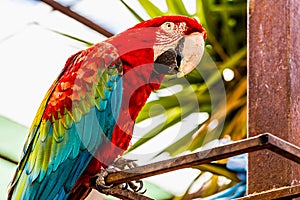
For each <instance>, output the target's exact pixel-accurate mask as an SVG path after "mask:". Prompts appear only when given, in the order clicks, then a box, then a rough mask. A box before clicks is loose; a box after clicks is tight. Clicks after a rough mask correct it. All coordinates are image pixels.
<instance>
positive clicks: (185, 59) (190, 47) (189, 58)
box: [177, 32, 204, 78]
mask: <svg viewBox="0 0 300 200" xmlns="http://www.w3.org/2000/svg"><path fill="white" fill-rule="evenodd" d="M203 52H204V36H203V34H202V33H199V32H195V33H192V34H190V35H188V36H185V37H184V42H183V49H182V52H181V56H182V59H181V62H180V66H179V67H178V73H177V77H178V78H180V77H183V76H185V75H187V74H188V73H190V72H191V71H192V70H193V69H194V68H195V67H197V65H198V64H199V63H200V61H201V58H202V56H203Z"/></svg>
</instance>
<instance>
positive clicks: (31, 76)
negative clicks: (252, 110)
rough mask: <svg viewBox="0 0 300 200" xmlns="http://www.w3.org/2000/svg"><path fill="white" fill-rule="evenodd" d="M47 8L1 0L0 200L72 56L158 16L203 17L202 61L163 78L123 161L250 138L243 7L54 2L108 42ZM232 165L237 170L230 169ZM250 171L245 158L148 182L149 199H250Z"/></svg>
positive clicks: (172, 1)
mask: <svg viewBox="0 0 300 200" xmlns="http://www.w3.org/2000/svg"><path fill="white" fill-rule="evenodd" d="M47 2H48V1H45V2H43V1H33V0H32V1H31V0H0V19H1V20H0V25H1V31H0V55H1V65H0V68H1V73H0V91H1V100H0V101H1V103H0V177H1V178H0V199H6V190H7V186H8V184H9V181H10V179H11V178H12V175H13V173H14V170H15V167H16V163H17V162H18V160H19V156H20V152H21V150H22V146H23V144H24V142H25V139H26V137H27V131H28V127H30V125H31V122H32V120H33V118H34V116H35V113H36V111H37V108H38V106H39V104H40V102H41V101H42V98H43V96H44V94H45V93H46V91H47V90H48V88H49V87H50V85H51V83H52V81H53V80H54V79H55V78H56V76H57V75H58V73H59V72H60V70H61V69H62V67H63V66H64V63H65V61H66V60H67V58H68V57H69V56H70V55H72V54H74V53H76V52H77V51H79V50H81V49H85V48H87V47H88V46H90V45H92V44H94V43H97V42H100V41H102V40H104V39H106V38H107V37H108V36H109V34H110V33H111V35H113V34H117V33H119V32H122V31H123V30H125V29H127V28H129V27H131V26H133V25H135V24H136V23H138V22H140V21H143V20H146V19H150V18H153V17H156V16H161V15H170V14H181V15H186V16H190V17H195V18H197V19H198V20H199V21H200V22H201V24H202V25H203V26H204V28H205V29H206V31H207V35H208V38H207V40H206V48H205V55H204V58H203V60H202V61H201V63H200V65H199V66H198V67H197V69H196V70H194V71H193V72H192V73H191V74H190V75H188V76H187V77H186V78H184V79H183V80H169V79H166V80H165V81H164V83H163V84H162V87H161V89H160V90H158V91H157V92H156V93H153V94H152V95H151V97H150V99H149V100H148V103H147V104H146V106H145V107H144V109H143V110H142V112H141V113H140V115H139V117H138V119H137V124H136V127H135V130H134V136H133V141H132V146H131V147H130V149H129V150H128V151H127V152H126V155H125V157H128V158H135V159H138V163H139V164H140V165H143V164H147V163H151V162H154V161H157V160H162V159H167V158H170V157H174V156H178V155H185V154H188V153H191V152H195V151H199V150H201V149H203V148H211V147H214V146H217V145H222V144H224V143H228V142H231V141H234V140H239V139H242V138H245V137H246V116H247V110H246V99H247V96H246V95H247V94H246V91H247V90H246V86H247V79H246V76H247V72H246V67H247V61H246V55H247V46H246V37H247V35H246V30H247V1H246V0H165V1H161V0H151V1H149V0H131V1H129V0H127V1H120V0H110V1H105V0H59V1H55V2H56V3H58V4H59V5H60V6H62V8H65V9H67V10H68V9H70V10H72V11H73V12H75V13H77V14H78V15H79V16H82V17H83V18H85V19H88V20H90V21H92V22H93V23H95V24H96V25H98V26H99V27H101V28H103V29H104V30H105V31H106V33H109V34H105V33H103V32H102V33H100V32H99V31H97V30H95V29H93V28H92V27H88V26H86V25H84V24H83V23H81V22H79V21H78V20H75V19H74V18H72V17H70V16H67V15H65V14H63V13H61V12H59V11H57V10H55V9H54V8H53V6H50V5H49V4H47ZM49 2H51V1H49ZM207 69H209V70H207ZM171 85H173V86H171ZM228 162H229V163H228ZM232 163H234V164H233V166H234V167H230V166H229V165H228V164H231V166H232ZM245 163H246V160H245V156H241V157H235V158H232V159H229V161H228V160H227V159H225V160H220V161H216V162H213V163H210V164H205V165H200V166H196V167H194V168H193V169H182V170H178V171H175V172H170V173H167V174H163V175H159V176H154V177H151V178H147V179H146V180H145V184H146V188H147V193H146V195H147V196H151V197H153V198H155V199H192V198H203V199H218V198H223V199H226V198H227V199H232V198H234V197H237V196H241V195H243V194H244V192H245V187H246V184H245V181H246V180H245V173H246V168H245V166H246V164H245ZM96 196H97V198H99V196H100V195H99V194H97V192H95V193H93V194H92V195H91V196H90V197H89V199H94V198H96ZM101 196H102V195H101ZM101 198H108V197H104V196H103V197H101Z"/></svg>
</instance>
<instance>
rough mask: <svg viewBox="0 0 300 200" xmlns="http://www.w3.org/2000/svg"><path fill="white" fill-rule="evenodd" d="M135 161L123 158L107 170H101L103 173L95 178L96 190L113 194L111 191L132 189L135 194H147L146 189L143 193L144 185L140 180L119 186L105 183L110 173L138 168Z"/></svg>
mask: <svg viewBox="0 0 300 200" xmlns="http://www.w3.org/2000/svg"><path fill="white" fill-rule="evenodd" d="M134 161H135V160H129V159H124V158H121V157H120V158H117V159H116V161H115V162H113V163H112V164H111V165H109V166H108V167H107V168H106V169H103V170H101V173H99V174H96V176H95V178H96V179H95V181H96V184H95V186H96V189H97V190H98V191H100V192H102V193H105V194H111V192H112V191H110V190H116V189H122V190H126V189H131V190H132V191H133V192H135V193H139V194H144V193H145V192H146V189H145V190H144V191H141V190H142V189H143V185H144V184H143V182H142V181H140V180H138V181H134V182H133V181H132V182H128V183H123V184H120V185H117V186H116V185H113V184H111V185H107V184H106V182H105V179H106V177H107V176H108V174H110V173H114V172H117V171H121V170H125V169H132V168H135V167H137V164H136V163H135V162H134Z"/></svg>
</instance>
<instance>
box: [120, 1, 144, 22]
mask: <svg viewBox="0 0 300 200" xmlns="http://www.w3.org/2000/svg"><path fill="white" fill-rule="evenodd" d="M121 3H123V5H124V6H125V7H126V8H127V9H128V10H129V11H130V12H131V14H133V16H134V17H135V18H136V19H137V20H139V21H140V22H142V21H144V19H143V18H142V17H141V16H139V15H138V14H137V13H136V12H135V11H134V10H133V9H132V8H131V7H130V6H129V5H128V4H127V3H125V1H124V0H121Z"/></svg>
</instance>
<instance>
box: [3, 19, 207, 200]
mask: <svg viewBox="0 0 300 200" xmlns="http://www.w3.org/2000/svg"><path fill="white" fill-rule="evenodd" d="M205 37H206V33H205V31H204V29H203V27H202V26H201V25H200V24H199V23H198V22H197V20H196V19H192V18H189V17H185V16H163V17H158V18H154V19H151V20H148V21H144V22H141V23H139V24H137V25H135V26H134V27H132V28H130V29H128V30H126V31H124V32H122V33H120V34H118V35H115V36H113V37H111V38H108V39H107V40H105V41H102V42H100V43H98V44H96V45H94V46H92V47H90V48H88V49H86V50H82V51H80V52H78V53H76V54H74V55H73V56H71V57H70V58H69V59H68V60H67V62H66V64H65V67H64V68H63V70H62V71H61V73H60V74H59V76H58V78H57V79H56V80H55V81H54V83H53V84H52V86H51V87H50V89H49V90H48V92H47V93H46V96H45V97H44V100H43V102H42V103H41V105H40V107H39V109H38V111H37V114H36V117H35V119H34V121H33V124H32V126H31V128H30V131H29V136H28V138H27V141H26V143H25V146H24V150H23V155H22V157H21V160H20V162H19V164H18V167H17V170H16V173H15V175H14V178H13V180H12V182H11V185H10V188H9V193H8V199H22V200H26V199H30V200H32V199H79V198H81V199H83V198H85V197H86V196H87V195H88V194H89V192H90V191H91V187H90V185H89V184H90V179H91V178H92V177H93V176H95V174H97V173H99V172H100V171H101V168H105V167H107V165H108V164H110V163H112V162H113V161H114V159H115V158H116V157H117V156H118V155H121V154H122V153H123V151H124V150H126V149H127V147H128V145H129V142H130V140H131V137H132V130H133V126H134V122H135V119H136V117H137V115H138V113H139V111H140V110H141V109H142V107H143V106H144V104H145V102H146V100H147V98H148V97H149V95H150V93H151V92H152V91H154V90H157V89H158V88H159V87H160V84H161V82H162V80H163V78H164V76H165V75H166V74H176V75H177V77H182V76H184V75H186V74H188V73H189V72H191V71H192V70H193V69H194V68H195V67H196V66H197V65H198V63H199V62H200V60H201V57H202V54H203V50H204V40H205Z"/></svg>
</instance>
